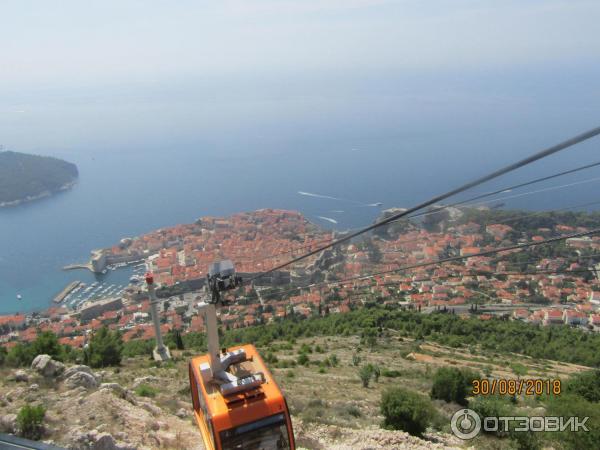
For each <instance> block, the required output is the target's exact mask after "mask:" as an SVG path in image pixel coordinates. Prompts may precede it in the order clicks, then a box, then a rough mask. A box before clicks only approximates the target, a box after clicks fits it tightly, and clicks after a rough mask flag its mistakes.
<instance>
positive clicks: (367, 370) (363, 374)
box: [358, 364, 373, 388]
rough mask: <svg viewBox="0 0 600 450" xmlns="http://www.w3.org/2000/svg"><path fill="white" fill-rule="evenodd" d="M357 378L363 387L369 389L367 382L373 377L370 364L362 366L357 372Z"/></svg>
mask: <svg viewBox="0 0 600 450" xmlns="http://www.w3.org/2000/svg"><path fill="white" fill-rule="evenodd" d="M358 376H359V378H360V381H362V384H363V387H365V388H367V387H369V381H371V377H372V376H373V366H372V365H371V364H366V365H364V366H362V367H361V368H360V369H359V370H358Z"/></svg>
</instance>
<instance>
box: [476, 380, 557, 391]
mask: <svg viewBox="0 0 600 450" xmlns="http://www.w3.org/2000/svg"><path fill="white" fill-rule="evenodd" d="M472 385H473V390H472V393H473V395H560V394H561V383H560V380H559V379H541V378H528V379H520V380H514V379H505V378H493V379H491V380H490V379H481V380H479V379H478V380H473V382H472Z"/></svg>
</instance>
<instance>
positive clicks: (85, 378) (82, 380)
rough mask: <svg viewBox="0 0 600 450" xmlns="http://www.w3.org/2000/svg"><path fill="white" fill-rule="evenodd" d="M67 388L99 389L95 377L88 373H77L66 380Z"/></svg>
mask: <svg viewBox="0 0 600 450" xmlns="http://www.w3.org/2000/svg"><path fill="white" fill-rule="evenodd" d="M65 386H66V387H68V388H69V389H74V388H77V387H83V388H85V389H93V388H96V387H98V382H97V381H96V378H94V376H93V375H90V374H89V373H87V372H75V373H74V374H73V375H71V376H70V377H69V378H67V379H66V380H65Z"/></svg>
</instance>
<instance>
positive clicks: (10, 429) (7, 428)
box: [0, 414, 17, 434]
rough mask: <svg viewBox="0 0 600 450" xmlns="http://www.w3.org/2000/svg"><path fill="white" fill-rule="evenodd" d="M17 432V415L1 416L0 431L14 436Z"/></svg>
mask: <svg viewBox="0 0 600 450" xmlns="http://www.w3.org/2000/svg"><path fill="white" fill-rule="evenodd" d="M16 430H17V415H16V414H6V415H4V416H0V431H1V432H2V433H10V434H13V433H15V432H16Z"/></svg>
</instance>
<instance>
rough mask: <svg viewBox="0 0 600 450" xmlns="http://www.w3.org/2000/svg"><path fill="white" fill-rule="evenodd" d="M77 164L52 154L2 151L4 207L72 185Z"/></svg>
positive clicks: (0, 186) (0, 172)
mask: <svg viewBox="0 0 600 450" xmlns="http://www.w3.org/2000/svg"><path fill="white" fill-rule="evenodd" d="M78 175H79V172H78V170H77V166H76V165H75V164H73V163H70V162H67V161H63V160H61V159H58V158H53V157H50V156H39V155H29V154H25V153H18V152H13V151H3V152H0V207H7V206H16V205H19V204H21V203H25V202H29V201H32V200H37V199H40V198H44V197H49V196H50V195H52V194H54V193H56V192H59V191H64V190H66V189H69V188H71V187H72V186H73V185H74V184H75V181H76V179H77V177H78Z"/></svg>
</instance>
